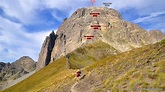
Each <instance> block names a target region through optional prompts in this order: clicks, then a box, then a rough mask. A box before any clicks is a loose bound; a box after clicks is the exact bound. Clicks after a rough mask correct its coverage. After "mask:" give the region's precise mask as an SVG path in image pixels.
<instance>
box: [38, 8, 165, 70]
mask: <svg viewBox="0 0 165 92" xmlns="http://www.w3.org/2000/svg"><path fill="white" fill-rule="evenodd" d="M91 12H99V13H100V15H99V16H98V17H95V18H94V17H92V16H91V15H90V13H91ZM93 24H98V25H101V28H99V29H98V30H94V29H92V28H91V25H93ZM86 35H92V36H95V37H94V38H93V39H91V40H87V39H86V38H85V37H84V36H86ZM53 36H54V38H55V39H54V41H52V43H50V42H51V41H50V37H47V38H46V40H45V42H44V44H43V45H44V47H42V50H41V53H40V56H39V59H38V65H39V66H40V67H39V68H42V67H44V66H46V65H47V64H48V63H49V62H53V61H54V60H56V59H58V58H59V57H61V56H64V55H66V54H67V53H69V52H71V51H73V50H75V49H76V48H78V47H81V46H83V45H84V44H89V43H93V42H95V41H98V40H101V41H103V42H105V43H108V44H109V45H111V46H112V47H114V48H115V49H117V50H118V51H120V52H124V51H128V50H131V49H133V48H137V47H141V46H143V45H147V44H153V43H155V42H158V41H160V40H162V39H163V38H165V34H163V33H161V32H160V31H150V32H148V31H146V30H144V29H143V28H141V27H139V26H138V25H137V24H133V23H130V22H127V21H125V20H122V17H121V15H120V14H119V12H117V11H116V10H114V9H110V8H101V7H90V8H81V9H78V10H77V11H75V12H74V13H73V14H72V16H71V17H70V18H68V19H65V20H64V22H63V23H62V25H61V26H60V27H59V29H58V31H57V32H56V35H55V34H54V35H53ZM50 44H54V45H51V46H49V45H50ZM50 47H51V48H50ZM48 52H49V53H48ZM50 53H51V54H50ZM50 55H51V56H50ZM46 58H48V59H47V60H48V61H47V60H46ZM47 62H48V63H47Z"/></svg>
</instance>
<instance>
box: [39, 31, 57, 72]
mask: <svg viewBox="0 0 165 92" xmlns="http://www.w3.org/2000/svg"><path fill="white" fill-rule="evenodd" d="M56 38H57V35H56V34H55V33H54V31H52V33H51V34H50V35H49V36H47V37H46V39H45V41H44V43H43V45H42V49H41V52H40V54H39V58H38V63H37V67H36V70H39V69H41V68H43V67H45V66H46V65H48V64H49V62H50V60H51V53H52V50H53V47H54V44H55V40H56Z"/></svg>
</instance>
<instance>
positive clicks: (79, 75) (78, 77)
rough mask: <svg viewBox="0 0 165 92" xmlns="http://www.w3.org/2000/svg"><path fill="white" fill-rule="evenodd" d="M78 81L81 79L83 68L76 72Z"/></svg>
mask: <svg viewBox="0 0 165 92" xmlns="http://www.w3.org/2000/svg"><path fill="white" fill-rule="evenodd" d="M76 77H77V81H78V80H80V79H81V70H78V71H77V72H76Z"/></svg>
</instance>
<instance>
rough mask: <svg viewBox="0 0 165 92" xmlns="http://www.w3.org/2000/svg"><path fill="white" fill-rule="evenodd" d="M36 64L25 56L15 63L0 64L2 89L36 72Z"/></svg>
mask: <svg viewBox="0 0 165 92" xmlns="http://www.w3.org/2000/svg"><path fill="white" fill-rule="evenodd" d="M35 68H36V62H35V61H34V60H33V59H31V58H30V57H28V56H23V57H21V58H20V59H18V60H16V61H15V62H13V63H3V62H0V84H1V85H0V87H1V89H3V86H6V85H8V84H10V82H12V81H13V80H15V79H17V78H19V77H21V76H23V75H25V74H27V73H29V72H32V71H33V70H35Z"/></svg>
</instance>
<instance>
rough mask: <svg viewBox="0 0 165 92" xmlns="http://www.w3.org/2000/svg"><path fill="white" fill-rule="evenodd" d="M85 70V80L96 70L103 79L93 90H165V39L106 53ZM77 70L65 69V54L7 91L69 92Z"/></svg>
mask: <svg viewBox="0 0 165 92" xmlns="http://www.w3.org/2000/svg"><path fill="white" fill-rule="evenodd" d="M82 51H84V50H82ZM73 53H77V51H76V52H73ZM71 54H72V53H71ZM79 54H80V53H79ZM73 57H74V59H73V60H75V61H73V62H74V63H73V64H75V65H76V60H77V58H78V57H76V56H73ZM73 57H72V58H73ZM70 60H71V59H70ZM73 67H75V66H73ZM76 67H77V66H76ZM68 72H69V73H68ZM83 72H86V75H87V77H86V78H85V79H84V80H86V79H89V80H92V79H90V78H91V77H90V76H91V74H93V73H94V72H96V73H97V76H98V79H102V80H101V81H102V84H103V85H97V87H95V86H93V92H100V91H101V92H104V91H106V90H111V91H113V92H115V91H117V90H120V91H124V90H131V91H132V90H135V89H136V88H139V89H140V88H157V89H158V88H160V89H162V90H165V40H163V41H162V42H159V43H157V44H154V45H148V46H144V47H142V48H138V49H134V50H132V51H128V52H125V53H121V54H118V55H114V56H107V57H105V58H104V59H101V60H99V62H98V63H95V64H92V65H90V66H88V67H85V68H84V69H83ZM74 73H75V70H71V69H70V70H67V69H65V58H61V59H59V60H57V61H56V62H53V63H52V64H50V65H48V66H47V67H45V68H44V69H42V70H40V71H39V72H37V73H35V74H34V75H32V76H31V77H29V78H27V79H26V80H24V81H23V82H20V83H19V84H17V85H15V86H13V87H11V88H9V89H7V90H5V91H4V92H13V90H14V91H15V92H26V91H29V92H33V91H41V92H43V91H45V92H61V91H65V92H68V91H69V90H70V88H71V86H72V85H73V84H74V83H75V81H76V80H75V77H74ZM89 80H88V81H89ZM88 81H86V82H87V83H88ZM147 92H148V91H147Z"/></svg>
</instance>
